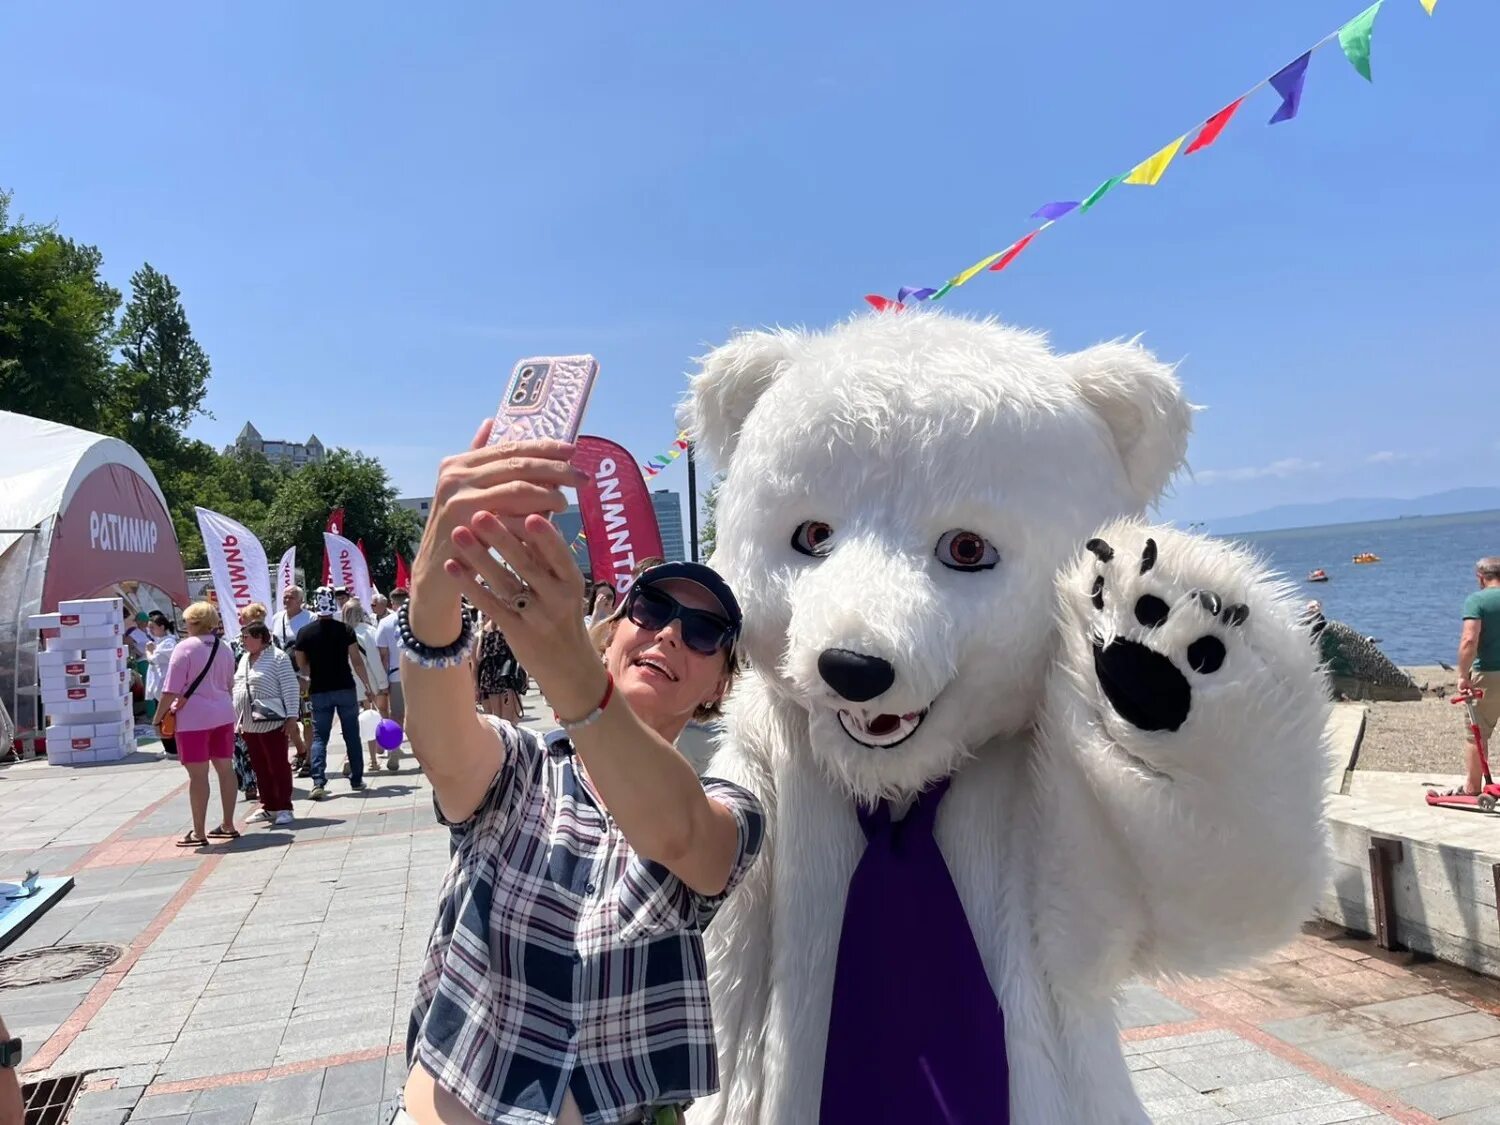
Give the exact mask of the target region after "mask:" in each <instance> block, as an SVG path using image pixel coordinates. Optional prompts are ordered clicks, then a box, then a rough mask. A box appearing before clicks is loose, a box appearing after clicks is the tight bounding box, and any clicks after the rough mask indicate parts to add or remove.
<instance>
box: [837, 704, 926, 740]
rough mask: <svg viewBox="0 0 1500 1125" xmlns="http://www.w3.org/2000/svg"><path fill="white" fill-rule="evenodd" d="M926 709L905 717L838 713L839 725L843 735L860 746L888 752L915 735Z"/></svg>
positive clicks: (843, 711) (849, 712)
mask: <svg viewBox="0 0 1500 1125" xmlns="http://www.w3.org/2000/svg"><path fill="white" fill-rule="evenodd" d="M927 711H928V708H926V707H924V708H922V710H920V711H914V712H911V713H909V714H906V715H871V716H869V717H865V716H863V715H858V714H855V713H854V712H853V711H845V710H840V711H839V724H840V725H841V726H842V727H843V728H844V733H845V734H847V735H848V736H849V737H850V738H852V739H853V740H854V741H855V742H857V743H859V744H860V745H861V746H869V747H871V748H872V749H878V750H889V749H891V748H892V747H895V746H900V745H901V744H902V743H903V742H905V741H906V740H907V739H908V738H910V737H911V736H912V735H914V734H916V733H917V728H918V727H919V726H921V725H922V720H923V719H925V718H926V717H927Z"/></svg>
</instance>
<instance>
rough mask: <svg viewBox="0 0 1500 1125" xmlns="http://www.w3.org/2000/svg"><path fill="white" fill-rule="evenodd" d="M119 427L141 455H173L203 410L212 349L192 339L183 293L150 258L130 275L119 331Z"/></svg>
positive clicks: (116, 426)
mask: <svg viewBox="0 0 1500 1125" xmlns="http://www.w3.org/2000/svg"><path fill="white" fill-rule="evenodd" d="M117 340H118V343H119V347H120V362H119V364H118V365H117V366H116V369H115V394H114V408H115V412H116V415H117V416H116V417H115V418H112V419H110V421H111V422H112V423H113V424H114V429H115V431H116V432H117V433H118V434H119V435H120V436H121V437H122V438H124V439H125V440H126V441H127V442H129V443H130V444H131V445H133V446H135V448H136V449H137V450H138V451H139V452H140V453H141V455H142V456H144V457H147V458H151V457H171V456H173V455H174V454H176V453H177V452H178V451H179V448H180V446H181V445H182V439H181V437H180V435H181V434H182V432H183V431H184V430H186V429H187V427H188V424H189V423H191V422H192V421H193V419H194V418H197V417H198V416H199V415H201V414H206V413H207V412H206V411H205V410H204V409H203V399H204V396H205V395H207V394H208V376H209V370H210V368H209V362H208V355H207V353H205V352H204V350H203V348H202V347H201V346H200V345H199V343H198V341H197V340H195V339H193V330H192V328H191V327H189V325H188V319H187V313H186V311H184V309H183V307H182V294H181V293H179V292H178V290H177V286H175V285H173V284H172V279H171V278H169V277H168V276H167V275H166V274H164V273H160V272H158V271H157V270H155V269H153V268H152V267H151V264H150V263H149V262H148V263H146V264H145V265H143V266H141V268H140V269H138V270H136V271H135V273H134V274H133V275H132V276H131V278H130V303H129V304H128V305H126V306H125V315H124V316H123V317H121V318H120V329H119V332H118V335H117Z"/></svg>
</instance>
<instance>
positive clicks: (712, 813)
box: [396, 424, 764, 1125]
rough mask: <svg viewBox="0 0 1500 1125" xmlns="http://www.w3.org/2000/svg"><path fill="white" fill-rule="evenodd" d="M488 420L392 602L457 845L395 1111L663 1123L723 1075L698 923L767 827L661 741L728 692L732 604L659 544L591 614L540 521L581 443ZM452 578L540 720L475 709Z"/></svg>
mask: <svg viewBox="0 0 1500 1125" xmlns="http://www.w3.org/2000/svg"><path fill="white" fill-rule="evenodd" d="M488 433H489V425H488V424H486V425H485V426H484V427H483V428H481V430H480V432H479V435H478V436H477V437H476V439H475V442H474V445H473V446H472V447H471V448H470V451H469V452H467V453H465V454H461V455H460V456H457V457H452V458H449V459H448V460H447V461H446V462H444V464H443V468H442V472H441V473H440V475H439V477H438V484H437V489H436V494H435V498H434V501H433V511H432V515H431V517H430V520H429V522H428V525H427V532H426V536H425V538H424V540H423V542H422V547H421V551H420V552H419V553H418V555H417V560H416V563H415V565H414V567H413V578H412V585H411V601H410V603H409V605H408V606H407V608H406V610H405V611H403V614H402V620H401V621H400V623H399V628H400V635H401V647H402V668H401V678H402V682H403V683H404V684H405V686H406V699H407V728H406V729H407V733H408V735H409V736H410V738H411V744H412V749H413V750H414V751H415V752H416V755H417V757H418V759H419V760H420V761H421V763H422V766H423V769H424V770H425V772H426V775H427V777H428V779H429V780H430V781H431V782H432V786H433V789H434V791H435V797H436V802H437V806H438V811H439V815H440V818H441V819H442V820H443V822H444V823H446V824H448V825H449V826H450V827H451V829H452V831H453V834H454V838H455V841H456V844H457V847H456V851H455V855H454V859H453V863H452V865H451V866H450V868H449V870H448V874H447V877H446V878H445V879H444V882H443V887H442V891H441V896H440V898H441V901H440V904H439V908H438V919H437V924H436V926H435V928H434V931H433V935H432V938H431V942H430V944H429V947H428V950H427V956H426V960H425V963H424V967H423V971H422V976H421V979H420V981H419V982H418V986H417V999H416V1003H415V1005H414V1008H413V1011H412V1017H411V1023H410V1027H409V1030H408V1036H407V1056H408V1061H409V1062H410V1063H411V1073H410V1075H409V1077H408V1079H407V1083H406V1089H405V1093H404V1101H405V1108H404V1109H403V1110H401V1111H399V1112H398V1113H397V1115H396V1121H398V1122H416V1123H417V1125H438V1123H442V1125H455V1123H458V1125H473V1123H474V1122H485V1123H493V1122H528V1123H532V1122H540V1121H547V1122H551V1121H558V1122H563V1123H572V1125H580V1123H583V1125H606V1123H607V1125H615V1123H617V1122H636V1121H652V1122H664V1121H677V1120H680V1107H682V1106H684V1105H686V1104H687V1103H689V1102H691V1101H692V1100H693V1099H694V1098H697V1097H701V1096H704V1095H707V1094H709V1093H711V1092H712V1091H713V1090H714V1089H716V1088H717V1085H718V1073H717V1060H716V1052H715V1047H714V1041H713V1023H712V1020H711V1018H710V1014H709V1006H708V986H707V981H706V979H705V978H706V970H705V966H704V957H703V940H702V930H703V927H704V926H706V925H707V924H708V922H709V920H710V919H711V918H712V917H713V915H714V913H715V912H716V910H717V909H718V907H719V906H720V905H721V904H722V902H723V901H724V898H725V896H727V895H728V894H729V893H730V892H731V890H732V889H733V888H734V886H735V885H736V884H737V883H738V882H739V881H740V880H741V879H742V878H743V876H744V875H745V872H746V871H747V870H748V869H749V867H750V865H751V863H752V862H753V860H754V858H755V856H756V854H757V853H758V852H759V850H760V845H761V838H762V832H763V824H764V817H763V814H762V811H761V808H760V804H759V802H758V801H757V799H756V798H755V796H754V795H753V794H751V793H749V792H747V791H746V790H744V789H741V788H739V787H738V786H735V785H731V784H729V783H728V782H724V781H717V780H714V779H710V778H704V779H701V780H700V779H699V778H698V777H697V776H696V775H695V774H694V772H693V768H692V766H691V765H689V764H688V762H687V760H686V759H685V758H683V757H682V755H681V754H679V753H678V752H677V750H676V748H675V746H674V743H675V741H676V739H677V737H678V735H680V734H681V733H682V731H683V728H684V727H685V726H686V725H687V723H688V720H690V719H692V718H693V717H694V716H695V715H697V716H704V715H709V714H712V713H714V711H715V710H716V709H717V706H718V703H719V701H720V700H721V699H722V698H723V696H724V693H725V692H726V691H727V690H728V689H729V686H730V683H731V681H732V679H733V676H734V671H735V667H736V663H735V654H734V646H735V642H736V640H737V639H738V636H739V629H740V613H739V606H738V603H737V602H736V601H735V598H734V594H733V593H732V592H731V591H730V590H729V587H728V586H727V585H726V584H725V583H724V581H723V580H722V579H721V578H719V576H718V575H716V574H715V573H714V572H713V571H711V570H709V569H708V568H707V567H704V566H699V565H697V564H695V563H675V564H670V565H668V566H664V567H658V568H656V569H654V570H652V571H648V572H646V573H645V574H643V575H641V577H640V578H639V580H638V581H637V582H636V584H635V586H634V587H632V589H631V591H630V594H629V595H628V596H627V597H626V598H625V599H624V601H623V603H622V604H621V606H620V608H619V609H618V610H617V611H616V612H615V613H614V614H613V615H612V616H611V617H610V619H609V620H608V621H607V622H603V623H601V624H600V625H599V626H598V628H597V629H596V631H595V633H594V635H593V636H591V635H590V633H589V632H588V631H587V630H586V629H585V628H584V624H583V614H582V605H583V576H582V575H581V574H580V573H579V570H578V567H577V564H576V563H575V562H574V561H573V558H572V555H571V554H570V553H569V551H568V548H567V545H566V544H565V543H564V542H563V540H562V537H561V536H560V535H559V534H558V532H557V530H556V529H555V528H554V527H553V526H552V524H551V523H550V521H549V520H548V519H547V518H546V516H547V514H549V513H553V512H560V511H562V510H563V509H564V507H565V506H566V502H565V500H564V498H563V494H562V491H561V489H562V488H563V487H564V486H568V487H572V486H575V485H577V484H578V483H579V482H580V480H581V479H583V478H582V474H580V473H578V472H577V471H576V470H574V469H573V468H572V467H571V466H570V465H569V464H568V460H567V459H568V458H569V457H570V456H571V455H572V447H571V446H567V445H562V444H559V443H556V442H527V443H523V444H519V445H513V446H509V447H506V446H500V447H497V448H486V447H485V440H486V438H487V437H488ZM491 548H494V549H495V550H496V551H498V552H499V554H500V555H501V556H502V557H503V558H504V559H505V561H506V563H508V564H509V567H510V569H509V570H507V569H506V568H505V567H504V566H501V565H500V564H499V563H497V562H495V560H494V558H493V557H492V556H491V554H490V549H491ZM481 582H482V583H483V585H480V583H481ZM464 595H467V597H468V598H469V599H470V600H471V601H472V602H473V603H474V605H475V606H476V607H477V608H478V609H479V610H480V611H481V612H483V613H484V614H486V615H487V616H492V617H493V618H494V619H495V621H496V623H497V624H498V625H499V627H500V628H501V629H502V630H503V631H504V634H505V637H506V639H507V640H508V641H509V643H510V646H511V648H512V649H513V650H514V652H515V655H516V657H517V658H518V659H519V660H520V661H521V663H522V664H524V665H525V666H526V668H527V669H528V670H529V671H530V672H531V675H532V677H533V678H534V679H535V680H536V681H537V685H538V687H539V688H540V689H541V691H542V692H543V694H544V695H545V696H546V698H547V702H548V704H549V705H550V706H551V707H552V709H553V710H554V711H556V712H557V714H558V716H559V717H560V719H561V721H562V728H561V730H560V731H558V732H555V733H554V734H553V735H550V736H549V737H548V738H547V739H546V740H545V742H544V741H543V740H542V739H540V738H538V737H537V736H536V735H534V734H532V733H531V732H530V731H526V730H522V729H519V728H517V727H514V726H512V725H510V724H509V723H506V722H503V721H501V720H499V719H497V718H494V717H492V716H481V715H478V714H476V713H475V710H474V695H473V684H472V680H470V678H469V674H468V672H467V671H466V670H465V668H464V662H465V659H466V654H467V652H468V651H469V646H470V645H471V644H472V642H473V637H472V630H473V624H472V622H471V621H470V620H469V619H468V618H467V617H466V616H465V615H464V614H463V613H462V612H461V610H460V598H461V597H462V596H464Z"/></svg>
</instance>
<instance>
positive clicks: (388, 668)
mask: <svg viewBox="0 0 1500 1125" xmlns="http://www.w3.org/2000/svg"><path fill="white" fill-rule="evenodd" d="M405 604H406V591H405V590H404V589H402V588H401V587H400V586H397V587H396V588H395V589H394V590H392V591H391V610H392V612H390V613H388V614H386V615H385V616H384V617H382V618H381V619H380V623H379V624H378V625H376V626H375V646H376V647H377V648H378V649H379V650H380V662H381V664H382V665H384V667H385V674H386V678H387V679H388V680H389V684H388V685H387V688H386V690H387V691H388V692H389V693H390V703H389V709H390V713H391V714H390V717H391V718H392V719H394V720H396V722H398V723H400V724H402V725H403V726H405V725H406V696H405V695H404V694H402V691H401V656H400V653H399V652H398V651H397V647H396V642H397V641H398V640H399V639H400V634H399V633H398V632H397V631H396V615H397V614H398V613H400V612H401V607H402V606H404V605H405Z"/></svg>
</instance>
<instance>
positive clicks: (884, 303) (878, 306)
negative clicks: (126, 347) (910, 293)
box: [865, 293, 895, 312]
mask: <svg viewBox="0 0 1500 1125" xmlns="http://www.w3.org/2000/svg"><path fill="white" fill-rule="evenodd" d="M865 300H866V301H868V302H870V307H871V308H872V309H874V310H875V311H876V312H885V310H886V309H888V308H890V307H891V305H893V304H895V302H894V301H892V300H891V299H890V298H889V297H882V296H881V295H880V294H879V293H866V294H865Z"/></svg>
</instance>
